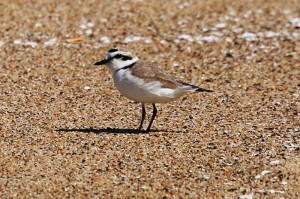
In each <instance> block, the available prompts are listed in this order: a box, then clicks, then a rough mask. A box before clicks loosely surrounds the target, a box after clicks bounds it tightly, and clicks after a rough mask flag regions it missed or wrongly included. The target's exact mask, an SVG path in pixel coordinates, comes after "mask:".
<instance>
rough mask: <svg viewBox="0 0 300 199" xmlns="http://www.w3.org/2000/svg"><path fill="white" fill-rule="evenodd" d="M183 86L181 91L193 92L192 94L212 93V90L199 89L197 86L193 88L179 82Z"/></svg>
mask: <svg viewBox="0 0 300 199" xmlns="http://www.w3.org/2000/svg"><path fill="white" fill-rule="evenodd" d="M180 83H182V85H183V87H182V88H183V90H185V91H187V92H189V91H194V92H213V91H212V90H208V89H204V88H200V87H198V86H194V85H191V84H188V83H184V82H180Z"/></svg>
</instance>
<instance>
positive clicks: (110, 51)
mask: <svg viewBox="0 0 300 199" xmlns="http://www.w3.org/2000/svg"><path fill="white" fill-rule="evenodd" d="M117 51H118V49H117V48H112V49H110V50H109V51H108V52H109V53H113V52H117Z"/></svg>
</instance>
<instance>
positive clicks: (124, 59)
mask: <svg viewBox="0 0 300 199" xmlns="http://www.w3.org/2000/svg"><path fill="white" fill-rule="evenodd" d="M122 60H123V61H127V60H132V57H130V56H123V57H122Z"/></svg>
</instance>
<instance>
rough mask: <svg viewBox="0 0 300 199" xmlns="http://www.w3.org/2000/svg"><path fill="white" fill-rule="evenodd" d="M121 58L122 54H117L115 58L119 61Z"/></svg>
mask: <svg viewBox="0 0 300 199" xmlns="http://www.w3.org/2000/svg"><path fill="white" fill-rule="evenodd" d="M121 57H123V56H122V55H121V54H116V55H115V56H114V58H117V59H119V58H121Z"/></svg>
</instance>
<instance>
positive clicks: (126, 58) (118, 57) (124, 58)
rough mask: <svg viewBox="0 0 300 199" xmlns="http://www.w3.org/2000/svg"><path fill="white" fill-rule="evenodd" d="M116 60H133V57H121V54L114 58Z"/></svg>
mask: <svg viewBox="0 0 300 199" xmlns="http://www.w3.org/2000/svg"><path fill="white" fill-rule="evenodd" d="M114 58H116V59H120V58H121V59H122V60H123V61H127V60H132V57H130V56H127V55H121V54H116V55H115V56H114Z"/></svg>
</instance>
